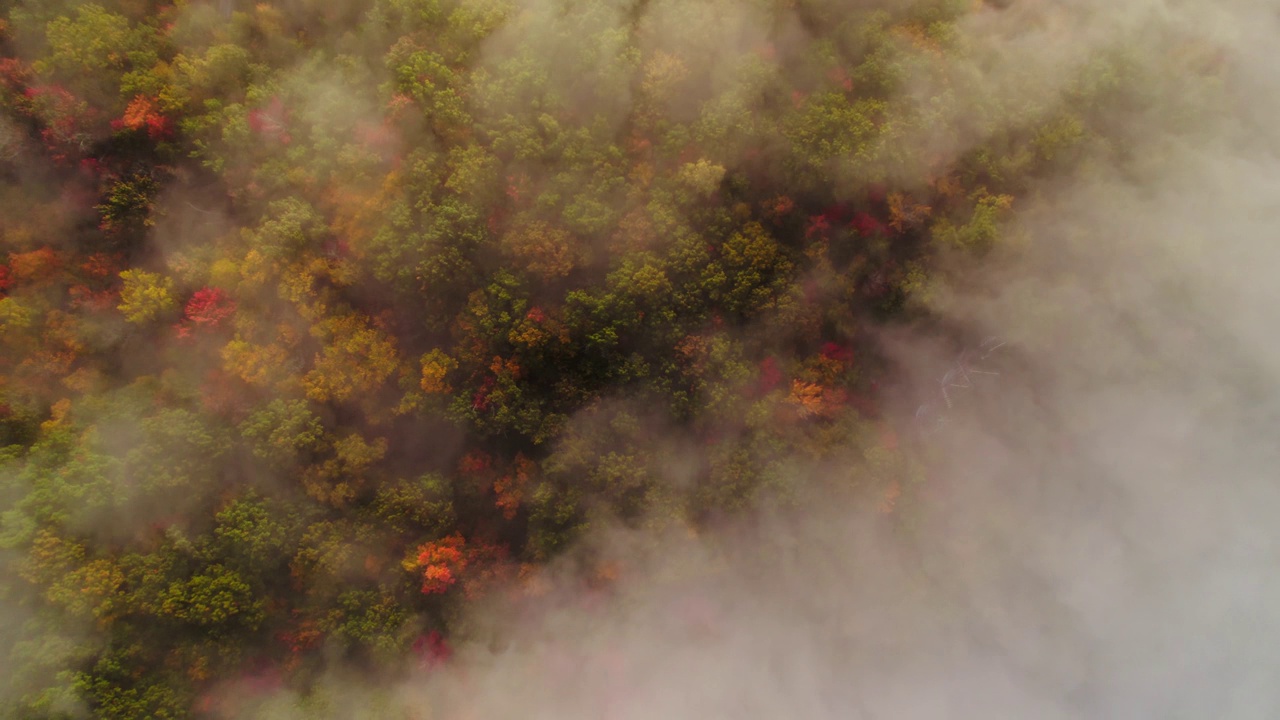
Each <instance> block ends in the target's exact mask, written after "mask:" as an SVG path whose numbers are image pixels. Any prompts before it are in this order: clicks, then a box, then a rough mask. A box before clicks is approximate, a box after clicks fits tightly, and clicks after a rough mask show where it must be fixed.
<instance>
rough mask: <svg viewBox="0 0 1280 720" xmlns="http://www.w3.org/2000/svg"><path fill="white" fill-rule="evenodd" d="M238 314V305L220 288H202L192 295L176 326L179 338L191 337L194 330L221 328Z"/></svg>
mask: <svg viewBox="0 0 1280 720" xmlns="http://www.w3.org/2000/svg"><path fill="white" fill-rule="evenodd" d="M235 312H236V303H235V301H234V300H232V299H231V298H230V297H228V296H227V294H226V293H225V292H223V291H222V290H221V289H219V288H201V289H199V290H197V291H195V293H194V294H192V296H191V299H190V300H188V301H187V306H186V308H184V310H183V318H182V322H180V323H178V325H177V326H176V329H177V332H178V337H180V338H188V337H191V333H192V330H211V329H213V328H216V327H219V326H220V325H222V323H223V322H225V321H226V319H227V318H229V317H231V316H232V315H234V314H235Z"/></svg>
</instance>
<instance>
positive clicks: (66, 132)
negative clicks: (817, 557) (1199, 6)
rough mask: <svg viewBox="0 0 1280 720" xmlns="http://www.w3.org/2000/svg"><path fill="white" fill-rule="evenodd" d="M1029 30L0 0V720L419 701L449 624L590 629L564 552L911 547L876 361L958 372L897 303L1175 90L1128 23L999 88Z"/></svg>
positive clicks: (585, 563)
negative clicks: (784, 520) (326, 688)
mask: <svg viewBox="0 0 1280 720" xmlns="http://www.w3.org/2000/svg"><path fill="white" fill-rule="evenodd" d="M1074 20H1075V18H1074V16H1073V15H1072V13H1071V12H1070V11H1069V10H1067V9H1064V8H1062V7H1059V5H1058V4H1056V3H1051V2H1039V3H1037V2H1032V1H1031V0H1027V1H1026V2H1019V1H1016V0H1015V2H1012V3H1009V2H1002V3H973V2H968V1H967V0H922V1H919V2H908V1H906V0H902V1H896V2H890V1H888V0H878V1H877V0H866V1H861V2H836V1H835V0H788V1H784V0H700V1H698V2H690V1H688V0H647V1H646V0H640V1H635V2H624V1H622V0H573V1H572V2H570V1H568V0H530V1H524V0H341V1H339V2H331V1H321V0H287V1H286V0H281V1H279V2H262V3H248V2H200V1H197V0H177V1H176V2H172V3H170V2H153V1H150V0H100V1H99V2H72V1H60V0H30V1H27V2H15V3H9V4H8V5H7V10H5V11H4V16H3V19H2V20H0V175H3V179H4V181H3V184H2V185H0V208H2V209H3V212H2V213H0V243H2V244H3V247H2V248H0V498H3V500H2V502H0V508H2V509H3V512H2V513H0V548H3V553H2V554H0V563H2V564H3V572H0V611H2V612H3V615H4V619H5V622H4V623H3V627H0V639H2V640H0V647H3V652H4V654H5V655H7V659H6V660H0V671H3V672H0V675H3V678H2V679H0V688H2V689H0V701H2V702H3V703H4V710H3V713H4V716H5V717H14V718H74V717H102V718H120V719H123V718H185V717H233V716H242V717H269V716H270V715H269V712H272V711H270V710H269V709H262V708H259V709H256V710H255V709H254V708H255V707H257V706H255V705H253V703H254V702H256V701H257V699H259V698H266V697H275V696H279V695H281V694H284V693H290V694H291V695H290V697H297V698H303V700H300V701H299V702H303V703H304V705H305V702H306V701H305V698H307V697H309V696H310V695H311V694H312V693H313V692H314V691H315V689H316V686H317V685H321V684H323V683H324V682H325V678H326V677H328V674H329V673H332V672H334V671H335V668H342V669H343V670H342V672H349V673H354V674H357V675H361V676H362V677H363V676H367V677H368V678H370V680H369V683H370V686H372V687H377V686H378V683H379V682H385V683H391V682H393V681H394V680H395V679H396V678H399V677H403V676H404V675H405V674H407V673H412V672H427V673H430V672H436V671H437V670H439V669H440V668H443V667H447V666H448V665H449V663H451V662H454V660H453V659H452V656H453V655H454V653H455V648H456V647H457V646H458V645H459V644H461V643H465V642H468V641H469V640H472V639H474V638H475V637H478V636H479V635H482V633H481V632H480V631H479V630H476V628H475V624H474V623H473V621H472V620H470V619H469V618H472V617H473V615H472V614H473V613H474V612H475V611H476V608H480V607H487V606H489V605H490V604H492V603H495V602H498V601H499V600H500V601H501V602H504V603H514V604H519V603H520V602H523V601H525V600H528V601H530V602H536V601H537V598H539V597H542V594H543V593H545V592H546V586H547V583H548V582H550V581H549V580H548V579H547V577H548V576H550V575H553V574H554V575H555V576H556V577H562V576H563V575H565V574H569V575H571V576H572V578H573V580H572V583H573V587H574V588H577V589H578V590H580V597H581V598H588V599H590V598H593V597H596V596H597V595H608V593H609V592H610V588H611V587H612V586H613V584H614V583H615V582H617V581H618V578H619V574H620V573H625V569H620V568H619V565H618V564H616V563H615V562H613V561H612V560H611V559H610V557H609V553H608V552H605V551H600V552H594V551H590V550H588V551H583V550H582V548H581V546H580V542H581V540H582V538H583V537H585V536H586V535H588V534H589V533H591V532H594V531H596V530H598V529H600V528H602V527H614V526H620V527H623V528H628V529H632V530H637V531H639V532H654V533H670V532H673V531H678V532H682V533H688V534H691V535H695V536H696V535H698V534H701V533H709V532H713V531H714V529H715V528H717V527H720V526H722V525H723V524H725V523H729V522H732V520H733V519H734V518H741V517H744V516H750V515H751V514H752V513H759V512H768V511H771V510H777V509H784V510H785V509H787V508H800V507H805V506H806V504H809V503H815V502H817V503H824V504H836V505H840V506H847V507H856V508H861V509H865V510H867V513H866V518H867V519H865V522H868V523H872V524H874V525H876V526H877V527H878V528H879V529H881V530H883V531H885V532H888V533H901V534H903V535H906V536H910V535H911V534H913V533H917V532H919V528H920V526H921V524H922V523H923V522H925V520H924V516H923V514H922V511H921V505H922V503H924V502H925V500H924V499H923V498H926V497H927V496H929V495H930V494H933V495H934V496H937V495H938V494H940V493H945V492H946V489H945V488H941V487H939V486H938V484H937V483H934V482H932V481H931V479H930V474H929V472H927V471H926V467H927V465H928V462H929V458H928V454H929V451H928V449H927V448H925V447H924V443H925V442H926V441H924V440H922V439H921V435H922V433H920V432H919V431H920V424H921V423H920V422H919V418H915V419H913V418H914V416H913V412H915V411H916V408H917V406H920V405H921V404H931V407H933V408H935V409H938V408H940V403H942V404H945V405H947V406H948V407H950V404H951V396H947V397H944V398H942V399H941V400H939V396H937V395H933V394H931V393H933V392H934V389H933V388H926V389H925V390H924V391H923V392H920V393H916V394H915V395H911V394H910V393H908V392H900V390H901V387H902V376H903V374H904V373H903V371H902V370H901V368H899V367H898V365H897V363H896V362H895V361H894V360H893V358H892V357H891V356H890V355H889V354H888V353H887V352H886V351H885V349H884V344H883V338H884V337H885V336H886V333H889V334H892V333H899V334H900V333H903V332H909V333H920V334H924V335H928V336H929V337H933V338H946V340H945V342H947V343H950V344H951V345H950V346H949V347H951V349H952V350H954V352H959V351H961V350H963V349H964V348H970V347H982V348H984V350H983V351H984V352H986V351H987V349H990V348H992V347H993V345H992V344H990V343H988V344H987V345H982V343H983V342H984V341H985V339H986V334H984V333H983V332H979V331H977V330H975V329H973V328H969V327H962V326H959V325H958V324H956V323H952V322H950V321H949V319H948V314H947V312H946V311H945V307H946V304H947V302H948V298H949V297H951V295H952V294H953V293H955V292H957V288H960V289H961V290H962V291H964V292H969V293H978V294H981V292H982V288H980V287H979V288H976V289H975V287H974V286H973V281H972V279H971V271H972V270H973V269H974V268H982V267H983V266H984V263H987V262H988V261H989V259H990V258H991V257H993V256H995V255H999V254H1005V255H1007V254H1010V253H1017V252H1019V248H1021V247H1022V246H1024V245H1026V244H1027V243H1028V242H1029V240H1028V237H1027V234H1026V231H1025V230H1024V229H1022V226H1021V225H1020V223H1019V211H1020V208H1021V207H1023V205H1024V204H1026V203H1031V202H1035V201H1036V200H1037V199H1039V198H1043V197H1044V196H1045V195H1046V194H1051V193H1053V192H1054V190H1055V188H1056V187H1059V186H1060V184H1061V183H1062V181H1063V178H1068V177H1072V176H1075V175H1078V174H1087V173H1089V172H1092V171H1093V169H1094V168H1096V166H1097V165H1098V164H1100V163H1119V164H1124V163H1129V162H1141V159H1136V158H1134V157H1133V156H1132V155H1131V152H1132V149H1133V147H1134V145H1133V139H1134V137H1135V136H1137V135H1138V134H1139V133H1140V129H1139V128H1136V127H1135V126H1134V124H1133V123H1132V122H1130V120H1131V119H1132V118H1134V117H1139V116H1143V115H1144V114H1145V113H1150V112H1152V108H1153V107H1157V106H1158V107H1159V108H1161V112H1162V113H1167V117H1168V123H1169V124H1170V126H1178V123H1183V124H1185V125H1186V126H1188V127H1190V126H1193V125H1195V124H1196V123H1197V122H1199V117H1200V115H1199V113H1202V112H1203V107H1204V104H1205V100H1206V98H1208V99H1217V96H1215V95H1213V93H1214V92H1217V90H1216V88H1217V85H1215V80H1216V79H1217V78H1218V77H1219V76H1220V75H1221V74H1222V73H1224V72H1225V69H1224V63H1223V60H1222V57H1221V54H1220V52H1219V50H1218V49H1217V48H1216V47H1215V46H1214V45H1213V44H1212V43H1208V42H1201V41H1199V40H1196V39H1194V38H1189V37H1186V36H1184V35H1180V34H1179V33H1178V32H1175V31H1174V30H1167V36H1164V38H1163V39H1164V40H1165V41H1166V42H1163V43H1162V44H1161V47H1162V50H1161V52H1163V53H1165V55H1164V56H1161V57H1159V58H1152V57H1151V56H1150V55H1145V54H1142V53H1141V52H1139V51H1138V50H1137V49H1136V48H1137V47H1139V46H1138V45H1136V44H1134V43H1130V42H1129V39H1130V36H1129V35H1127V34H1126V33H1128V32H1129V31H1130V30H1131V29H1132V28H1129V27H1121V28H1120V29H1117V30H1116V34H1115V36H1114V37H1104V38H1100V39H1098V40H1097V41H1096V42H1094V43H1091V44H1089V45H1088V46H1087V48H1088V49H1087V51H1086V52H1080V53H1078V52H1077V50H1078V47H1077V46H1072V47H1055V46H1054V45H1053V44H1052V43H1049V42H1046V43H1045V45H1044V47H1043V48H1042V49H1041V50H1042V52H1041V53H1029V54H1028V57H1033V56H1037V55H1038V57H1039V59H1038V61H1034V62H1033V61H1029V62H1026V63H1024V64H1022V65H1020V66H1017V67H1010V66H1009V65H1008V64H1007V63H1002V62H1000V59H999V57H1000V56H999V53H1000V52H1005V51H1008V48H1007V47H1006V48H1004V49H1003V50H1002V49H1000V48H995V47H992V46H990V45H986V44H984V43H983V42H980V41H978V40H976V39H975V38H977V37H980V36H982V35H981V34H979V33H976V32H975V28H979V29H984V30H983V32H986V33H988V34H989V35H996V36H998V35H999V34H1000V33H1001V32H1006V31H1007V32H1008V33H1026V36H1027V37H1030V38H1033V40H1032V41H1034V39H1035V38H1040V39H1046V38H1047V39H1052V38H1054V37H1056V36H1057V35H1056V34H1057V33H1067V32H1069V31H1070V26H1071V23H1072V22H1074ZM1140 22H1141V21H1138V20H1135V21H1134V27H1136V26H1137V25H1139V24H1140ZM1004 24H1007V27H1006V25H1004ZM1002 28H1003V29H1002ZM1134 32H1137V31H1136V30H1135V31H1134ZM1150 32H1152V33H1157V32H1166V31H1165V30H1162V31H1156V30H1152V31H1150ZM1140 47H1142V48H1149V47H1150V43H1144V44H1142V45H1141V46H1140ZM1171 76H1178V77H1181V78H1183V79H1185V82H1186V83H1187V86H1188V87H1189V88H1192V87H1193V88H1194V90H1190V89H1189V90H1188V91H1187V93H1186V96H1185V97H1182V98H1178V99H1176V100H1170V99H1169V97H1167V96H1166V95H1165V94H1162V93H1160V92H1157V90H1156V88H1160V87H1163V86H1164V85H1163V84H1164V83H1167V82H1169V78H1170V77H1171ZM940 308H941V309H940ZM996 330H997V331H998V330H999V329H998V328H997V329H996ZM954 352H952V354H954ZM1010 352H1014V351H1012V350H1011V351H1010ZM1002 369H1005V368H1002ZM942 370H944V371H945V370H946V368H945V367H944V368H942ZM1010 371H1011V372H1016V370H1010ZM954 394H955V393H953V395H954ZM956 397H959V395H956ZM930 412H933V411H930ZM939 412H940V410H939ZM956 412H960V410H956ZM938 417H939V413H938V412H934V414H931V415H929V416H928V417H926V418H925V420H926V421H927V422H928V423H934V422H936V421H937V420H938ZM922 448H923V449H922ZM835 465H838V466H839V468H840V470H839V471H838V472H835V471H827V470H825V469H824V468H827V467H832V466H835ZM860 517H861V516H860ZM563 565H571V566H572V571H571V572H568V571H565V572H557V573H551V572H549V571H548V568H557V567H563ZM584 602H587V601H584ZM584 612H589V611H587V610H584ZM691 612H694V613H695V614H696V613H697V612H699V611H697V610H694V611H691ZM711 624H714V623H711ZM228 686H233V687H236V688H238V690H237V691H236V692H233V693H228V692H224V691H222V689H223V688H226V687H228ZM281 712H284V711H281ZM316 712H321V711H319V710H317V711H316ZM325 712H337V711H332V710H327V711H325ZM370 712H372V711H370ZM395 712H396V711H392V710H388V711H387V713H388V714H385V715H379V717H401V716H403V717H425V716H427V715H412V714H409V713H408V711H405V712H404V713H403V714H401V715H397V714H395ZM433 717H434V716H433Z"/></svg>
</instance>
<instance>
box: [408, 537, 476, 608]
mask: <svg viewBox="0 0 1280 720" xmlns="http://www.w3.org/2000/svg"><path fill="white" fill-rule="evenodd" d="M465 549H466V541H465V540H463V539H462V536H461V535H456V534H455V535H450V536H449V537H447V538H444V539H442V540H436V541H435V542H429V543H427V544H425V545H423V546H422V547H420V548H418V565H419V566H420V567H421V568H422V592H423V593H424V594H426V595H437V594H440V593H443V592H445V591H447V590H448V589H449V588H451V587H453V586H454V585H455V584H457V582H458V580H459V576H460V575H461V573H462V571H463V570H464V569H466V567H467V556H466V553H465Z"/></svg>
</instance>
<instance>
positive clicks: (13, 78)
mask: <svg viewBox="0 0 1280 720" xmlns="http://www.w3.org/2000/svg"><path fill="white" fill-rule="evenodd" d="M30 74H31V72H30V70H28V69H27V67H26V66H25V65H23V64H22V61H21V60H18V59H17V58H0V85H3V86H4V87H5V88H6V89H8V90H17V89H18V88H20V87H22V86H24V85H26V83H27V77H28V76H29V75H30Z"/></svg>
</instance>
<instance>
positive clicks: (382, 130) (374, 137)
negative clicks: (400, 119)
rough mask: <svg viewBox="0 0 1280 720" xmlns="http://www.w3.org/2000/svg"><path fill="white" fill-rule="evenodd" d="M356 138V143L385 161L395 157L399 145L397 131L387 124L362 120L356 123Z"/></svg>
mask: <svg viewBox="0 0 1280 720" xmlns="http://www.w3.org/2000/svg"><path fill="white" fill-rule="evenodd" d="M355 136H356V142H358V143H360V145H362V146H363V147H364V148H365V149H367V150H369V151H370V152H373V153H376V154H377V155H378V156H380V157H382V158H384V159H385V158H388V157H390V156H391V155H393V154H394V153H395V150H396V147H397V145H398V144H399V143H398V142H397V138H396V133H395V131H394V130H393V129H392V128H391V127H390V126H389V125H388V124H387V123H385V122H384V123H373V122H368V121H365V120H362V121H360V122H358V123H356V127H355Z"/></svg>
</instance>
